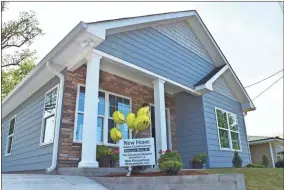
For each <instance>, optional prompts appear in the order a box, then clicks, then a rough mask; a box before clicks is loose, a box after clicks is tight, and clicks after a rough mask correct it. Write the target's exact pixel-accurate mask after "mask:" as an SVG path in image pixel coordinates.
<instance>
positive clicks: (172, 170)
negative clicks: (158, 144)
mask: <svg viewBox="0 0 284 190" xmlns="http://www.w3.org/2000/svg"><path fill="white" fill-rule="evenodd" d="M158 163H159V167H160V169H161V171H164V172H166V173H169V174H177V172H178V171H179V170H181V169H182V161H181V155H180V153H179V152H177V151H170V150H166V151H164V152H163V151H162V150H160V159H159V160H158Z"/></svg>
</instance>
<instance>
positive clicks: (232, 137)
mask: <svg viewBox="0 0 284 190" xmlns="http://www.w3.org/2000/svg"><path fill="white" fill-rule="evenodd" d="M216 118H217V126H218V134H219V143H220V148H221V149H229V150H241V147H240V133H239V126H238V122H237V116H236V115H235V114H232V113H230V112H227V111H225V110H222V109H219V108H216Z"/></svg>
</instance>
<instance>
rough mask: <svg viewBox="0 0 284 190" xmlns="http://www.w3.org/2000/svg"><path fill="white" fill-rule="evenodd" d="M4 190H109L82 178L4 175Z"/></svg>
mask: <svg viewBox="0 0 284 190" xmlns="http://www.w3.org/2000/svg"><path fill="white" fill-rule="evenodd" d="M2 189H3V190H50V189H52V190H57V189H58V190H59V189H60V190H107V188H105V187H104V186H102V185H100V184H98V183H97V182H96V181H94V180H92V179H89V178H86V177H82V176H62V175H43V174H2Z"/></svg>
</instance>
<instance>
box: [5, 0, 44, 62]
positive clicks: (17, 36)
mask: <svg viewBox="0 0 284 190" xmlns="http://www.w3.org/2000/svg"><path fill="white" fill-rule="evenodd" d="M6 10H7V2H1V13H2V15H3V12H4V11H6ZM39 35H43V32H42V29H41V28H39V22H38V20H37V18H36V14H35V12H33V11H30V12H26V11H23V12H21V13H20V16H19V19H17V20H10V21H7V22H3V23H2V32H1V50H2V64H1V65H2V68H4V67H8V66H18V65H20V64H21V63H22V62H24V61H26V60H28V59H33V58H34V56H35V54H36V51H35V50H30V48H29V46H30V45H31V44H32V43H33V42H34V39H35V38H36V37H37V36H39ZM7 51H8V52H7Z"/></svg>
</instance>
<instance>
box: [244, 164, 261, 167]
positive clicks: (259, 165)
mask: <svg viewBox="0 0 284 190" xmlns="http://www.w3.org/2000/svg"><path fill="white" fill-rule="evenodd" d="M246 167H247V168H265V166H264V165H262V164H248V165H246Z"/></svg>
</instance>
